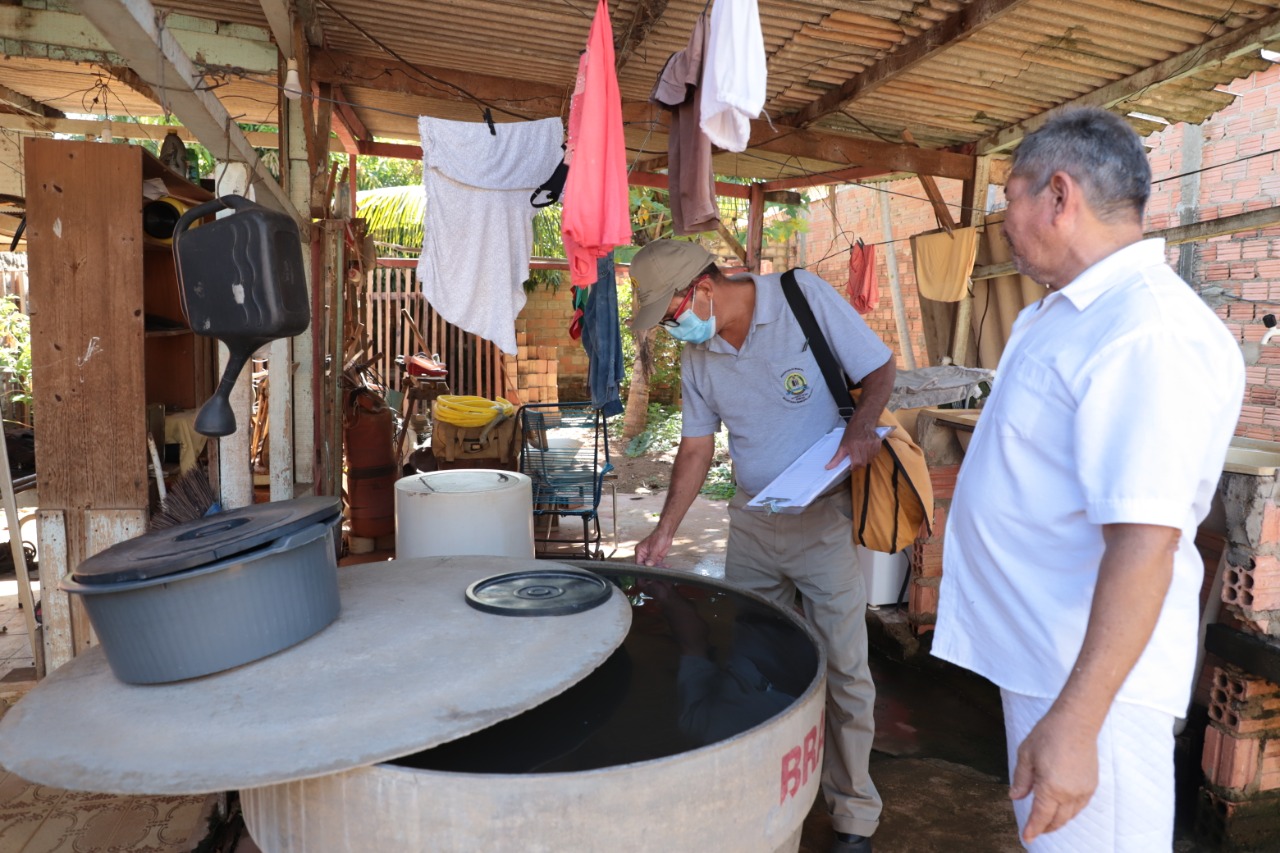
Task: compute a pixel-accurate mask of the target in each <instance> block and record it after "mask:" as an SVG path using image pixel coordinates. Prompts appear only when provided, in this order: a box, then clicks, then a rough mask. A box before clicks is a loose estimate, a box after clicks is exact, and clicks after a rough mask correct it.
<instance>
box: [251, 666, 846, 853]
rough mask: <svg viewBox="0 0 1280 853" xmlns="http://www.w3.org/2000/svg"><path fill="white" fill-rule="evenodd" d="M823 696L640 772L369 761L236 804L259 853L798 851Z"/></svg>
mask: <svg viewBox="0 0 1280 853" xmlns="http://www.w3.org/2000/svg"><path fill="white" fill-rule="evenodd" d="M823 671H824V672H825V668H824V669H823ZM825 696H826V677H825V675H824V676H822V677H821V678H818V679H817V680H816V681H815V682H814V683H813V684H812V685H810V688H809V689H808V690H807V691H806V692H805V694H804V695H803V696H801V697H800V698H799V699H798V700H797V701H796V702H795V704H793V705H792V706H791V707H790V708H788V709H787V710H786V711H785V712H784V713H783V714H781V715H779V716H777V717H774V718H773V719H771V720H769V721H767V722H765V723H762V724H761V725H759V726H757V727H756V728H754V729H750V730H748V731H746V732H743V733H742V734H739V735H736V736H734V737H733V738H730V739H729V740H726V741H721V742H720V743H716V744H712V745H710V746H707V747H703V748H701V749H697V750H693V751H690V752H684V753H680V754H678V755H674V756H670V757H667V758H662V759H657V760H654V761H648V762H642V763H639V764H632V765H624V766H620V767H610V768H605V769H601V770H592V771H586V772H580V773H561V774H526V775H514V776H500V775H482V774H459V773H442V772H436V771H424V770H417V769H413V768H402V767H397V766H394V765H390V764H379V765H375V766H373V767H364V768H358V769H356V770H351V771H348V772H345V773H339V774H334V775H331V776H323V777H320V778H316V779H308V780H303V781H300V782H290V783H286V784H281V785H273V786H270V787H265V788H255V789H250V790H243V791H241V793H240V798H241V807H242V809H243V810H244V815H245V821H246V824H247V825H248V828H249V832H250V834H251V835H252V836H253V840H254V841H255V842H256V843H257V845H258V846H259V847H260V848H261V849H262V851H263V853H365V851H370V850H377V851H379V853H421V851H424V850H431V851H436V852H437V853H448V851H457V853H476V851H482V850H515V849H518V850H520V851H522V853H539V851H545V853H564V851H567V850H573V851H597V850H598V851H610V853H614V851H619V850H641V849H643V850H661V851H670V852H671V853H674V851H689V853H714V851H720V850H734V851H759V853H775V851H794V850H796V849H798V847H799V842H800V829H801V827H802V825H803V823H804V819H805V817H806V815H808V813H809V809H810V807H811V805H812V804H813V801H814V798H815V796H816V795H817V793H818V789H819V782H820V778H821V768H822V755H821V746H822V738H823V709H824V706H825ZM806 739H807V740H808V746H809V752H808V756H807V760H806V755H805V747H806ZM797 749H798V750H799V752H798V753H797V752H796V750H797Z"/></svg>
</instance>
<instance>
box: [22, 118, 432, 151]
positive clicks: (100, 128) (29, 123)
mask: <svg viewBox="0 0 1280 853" xmlns="http://www.w3.org/2000/svg"><path fill="white" fill-rule="evenodd" d="M108 127H110V128H111V136H112V138H113V139H148V140H151V141H153V142H158V141H159V140H160V139H161V138H162V137H164V135H165V134H167V133H176V134H178V138H179V139H181V140H182V141H183V142H199V140H198V139H197V138H196V135H195V134H194V133H192V132H191V131H190V130H188V129H187V128H185V127H183V126H181V125H176V124H175V125H168V124H135V123H133V122H128V121H112V122H104V121H93V120H89V119H71V118H37V117H35V116H27V115H6V114H3V113H0V130H7V131H12V132H15V133H22V134H28V135H51V134H54V133H70V134H77V135H80V136H101V135H103V133H104V132H105V131H106V129H107V128H108ZM245 138H246V139H248V140H249V144H251V145H252V146H253V147H254V148H275V147H276V146H278V145H279V144H280V139H279V137H278V136H277V135H276V134H274V133H267V132H265V131H252V132H249V133H246V134H245ZM404 147H405V148H408V147H409V146H404ZM329 150H330V151H334V152H341V151H343V150H344V149H343V148H342V146H341V145H340V144H339V141H338V140H336V139H332V140H330V145H329Z"/></svg>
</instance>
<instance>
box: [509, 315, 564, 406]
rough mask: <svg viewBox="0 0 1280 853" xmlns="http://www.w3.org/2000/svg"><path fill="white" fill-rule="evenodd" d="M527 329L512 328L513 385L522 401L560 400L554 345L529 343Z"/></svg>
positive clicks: (550, 401)
mask: <svg viewBox="0 0 1280 853" xmlns="http://www.w3.org/2000/svg"><path fill="white" fill-rule="evenodd" d="M528 337H529V336H528V333H526V332H516V347H517V350H516V389H517V392H518V393H519V395H520V401H521V402H522V403H557V402H559V401H560V395H559V388H558V385H557V378H558V375H559V361H558V360H557V352H556V347H554V346H530V345H529V344H528V343H527V341H528Z"/></svg>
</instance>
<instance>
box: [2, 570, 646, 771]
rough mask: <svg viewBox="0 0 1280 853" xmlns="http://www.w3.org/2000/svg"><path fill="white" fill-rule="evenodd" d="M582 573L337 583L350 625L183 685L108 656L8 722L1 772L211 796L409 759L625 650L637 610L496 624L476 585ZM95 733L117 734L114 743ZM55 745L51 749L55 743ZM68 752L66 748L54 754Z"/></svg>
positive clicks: (354, 578)
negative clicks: (124, 670)
mask: <svg viewBox="0 0 1280 853" xmlns="http://www.w3.org/2000/svg"><path fill="white" fill-rule="evenodd" d="M555 568H562V569H568V567H567V566H562V565H558V564H556V563H553V562H549V561H545V560H533V559H519V558H510V557H483V556H466V557H428V558H423V559H415V560H392V561H390V562H381V563H366V564H363V565H356V566H347V567H344V568H342V569H340V570H339V572H338V581H339V584H340V588H339V594H340V596H341V599H342V612H341V614H340V615H339V616H338V619H337V620H336V621H335V622H334V623H333V624H331V625H330V626H329V627H328V628H326V629H325V630H323V631H321V632H320V633H318V634H316V635H315V636H313V637H311V638H310V639H309V640H306V641H305V642H303V643H299V644H298V645H296V646H293V647H292V648H289V649H286V650H285V651H282V652H279V653H277V654H275V655H272V656H271V657H268V658H263V659H262V660H259V661H255V662H253V663H250V664H246V665H244V666H241V667H237V668H236V669H232V670H227V671H225V672H221V673H217V674H215V675H209V676H205V677H204V678H195V679H191V680H189V681H181V682H174V683H170V684H148V685H132V684H125V683H124V682H122V681H119V680H118V679H116V678H115V676H113V675H112V674H111V671H110V669H109V667H108V666H107V661H106V658H105V657H104V656H103V654H102V650H101V648H100V647H96V646H95V647H94V648H91V649H89V650H88V651H86V652H84V653H82V654H80V655H78V656H77V657H75V658H73V659H72V660H71V661H69V662H68V663H66V664H64V665H62V666H61V667H59V668H58V669H57V670H55V671H54V672H53V673H52V674H51V675H49V677H48V678H46V679H44V680H43V681H41V682H40V683H39V684H38V685H36V687H35V688H34V689H33V690H32V691H31V692H30V693H28V694H27V695H26V696H25V697H23V698H22V699H21V700H20V701H19V702H18V703H17V704H16V705H14V706H13V708H11V709H10V710H9V712H8V713H7V714H6V715H5V716H4V717H3V718H0V766H3V767H4V768H5V769H7V770H9V771H10V772H12V773H15V774H17V775H18V776H20V777H22V778H24V779H27V780H29V781H31V782H36V783H39V784H43V785H50V786H53V787H58V788H69V789H72V790H82V791H96V792H100V793H110V794H200V793H211V792H215V791H229V790H240V789H244V788H254V787H259V786H262V785H275V784H280V783H284V782H290V781H294V780H298V779H308V778H311V777H315V776H326V775H329V774H332V773H340V772H342V771H344V770H350V769H353V768H356V767H363V766H365V765H370V764H376V763H379V762H383V761H388V760H390V759H393V758H398V757H400V756H404V755H411V754H413V753H415V752H420V751H422V750H424V749H429V748H431V747H433V746H437V745H439V744H442V743H446V742H448V741H451V740H456V739H458V738H460V737H463V736H465V735H468V734H471V733H472V732H476V731H479V730H481V729H483V728H486V727H488V726H491V725H493V724H495V723H498V722H501V721H502V720H505V719H508V718H510V717H514V716H516V715H517V714H520V713H522V712H523V711H525V710H528V709H529V708H533V707H536V706H538V705H541V704H542V703H544V702H546V701H547V700H548V699H551V698H552V697H554V696H557V695H559V694H560V693H562V692H564V691H565V690H567V689H568V688H569V687H572V686H573V685H574V684H577V683H578V682H579V681H581V680H582V679H583V678H585V677H586V676H587V675H589V674H590V673H591V672H593V671H594V670H595V669H596V668H597V667H598V666H599V665H600V664H601V663H603V662H604V660H605V659H606V658H608V657H609V655H610V654H612V653H613V651H614V650H615V649H616V648H617V647H618V646H619V645H621V644H622V641H623V639H624V638H625V637H626V635H627V631H628V630H629V628H630V626H631V608H630V606H629V605H628V603H627V599H626V596H624V595H623V594H622V591H621V590H619V589H617V588H616V587H612V584H610V586H611V587H612V588H611V590H610V597H609V598H608V600H606V601H604V602H603V603H602V604H600V605H599V606H598V607H593V608H591V609H589V610H585V611H582V612H580V613H573V614H569V615H564V616H546V617H543V618H536V619H528V618H511V617H509V616H502V615H497V614H492V613H485V612H482V611H480V610H477V609H475V608H473V607H471V606H470V605H469V604H468V603H467V600H466V591H467V589H468V587H470V586H471V585H472V584H474V583H476V582H477V581H481V580H483V579H485V578H488V577H492V576H494V575H500V574H503V573H510V572H529V571H534V570H539V569H555ZM86 708H92V709H93V719H96V720H109V721H110V737H103V728H102V726H100V725H90V724H88V723H89V722H90V721H87V718H86V717H85V709H86ZM50 738H52V740H50ZM54 746H56V748H53V747H54Z"/></svg>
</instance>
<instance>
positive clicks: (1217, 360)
mask: <svg viewBox="0 0 1280 853" xmlns="http://www.w3.org/2000/svg"><path fill="white" fill-rule="evenodd" d="M1243 394H1244V362H1243V358H1242V356H1241V351H1240V347H1239V345H1238V344H1237V343H1236V342H1235V340H1234V339H1233V338H1232V336H1231V335H1230V333H1229V332H1228V331H1227V330H1226V327H1225V326H1224V325H1223V324H1222V322H1221V321H1220V320H1219V319H1218V318H1217V317H1216V316H1215V315H1214V313H1213V312H1212V311H1211V310H1210V309H1209V308H1208V306H1206V305H1205V304H1204V302H1203V301H1201V299H1200V298H1199V296H1197V295H1196V293H1195V292H1194V291H1192V290H1191V288H1190V287H1188V286H1187V285H1186V283H1184V282H1183V281H1182V280H1181V279H1180V278H1178V277H1177V275H1175V274H1174V272H1173V271H1172V270H1171V269H1170V268H1169V267H1168V265H1167V264H1166V263H1165V260H1164V241H1163V240H1143V241H1140V242H1138V243H1134V244H1132V245H1130V246H1127V247H1125V248H1124V249H1121V250H1120V251H1118V252H1115V253H1114V254H1112V255H1111V256H1109V257H1107V258H1105V259H1103V260H1102V261H1099V262H1098V263H1096V264H1094V265H1093V266H1092V267H1090V268H1089V269H1087V270H1085V271H1084V272H1083V273H1081V274H1080V275H1079V276H1078V277H1077V278H1076V279H1075V280H1074V281H1072V282H1071V283H1070V284H1069V285H1067V286H1066V287H1064V288H1063V289H1061V290H1060V291H1058V292H1054V293H1050V294H1048V295H1047V296H1046V297H1045V298H1044V299H1042V300H1041V301H1040V302H1038V303H1036V304H1034V305H1031V306H1028V307H1027V308H1026V309H1024V310H1023V312H1022V313H1021V314H1020V315H1019V316H1018V319H1017V322H1016V323H1015V324H1014V329H1013V334H1012V337H1010V339H1009V342H1008V345H1007V346H1006V347H1005V351H1004V355H1003V356H1002V357H1001V359H1000V366H999V369H998V370H997V372H996V381H995V384H994V388H993V392H992V395H991V398H990V400H989V401H988V402H987V405H986V406H985V407H984V409H983V410H982V416H981V418H980V419H979V422H978V427H977V429H976V430H975V432H974V436H973V440H972V442H971V444H970V447H969V450H968V454H967V456H966V458H965V462H964V465H963V466H962V467H961V470H960V476H959V479H958V481H957V483H956V491H955V496H954V499H953V501H952V506H951V512H950V515H949V516H948V519H947V528H946V536H945V540H944V549H943V576H942V587H941V591H940V601H939V606H938V626H937V631H936V636H935V638H934V643H933V653H934V654H935V655H937V656H939V657H941V658H944V659H945V660H949V661H951V662H953V663H956V664H959V665H961V666H964V667H966V668H968V669H971V670H973V671H975V672H977V673H979V674H981V675H983V676H985V677H986V678H988V679H990V680H991V681H993V682H995V683H996V684H997V685H999V686H1000V687H1002V688H1004V689H1006V690H1011V691H1013V692H1016V693H1021V694H1024V695H1027V696H1038V697H1043V698H1054V697H1056V696H1057V695H1058V693H1059V692H1060V691H1061V689H1062V686H1063V685H1064V683H1065V682H1066V679H1067V676H1068V674H1069V673H1070V672H1071V668H1072V666H1073V665H1074V663H1075V660H1076V657H1077V655H1078V654H1079V652H1080V647H1081V645H1082V643H1083V640H1084V635H1085V629H1086V626H1087V623H1088V619H1089V612H1090V607H1091V605H1092V601H1093V592H1094V586H1095V584H1096V582H1097V576H1098V566H1099V562H1100V560H1101V558H1102V554H1103V550H1104V547H1103V540H1102V525H1105V524H1152V525H1160V526H1165V527H1174V528H1178V529H1180V530H1181V531H1182V536H1181V540H1180V542H1179V544H1178V549H1177V553H1176V556H1175V558H1174V570H1173V581H1172V584H1171V586H1170V588H1169V591H1168V593H1167V595H1166V596H1165V600H1164V605H1163V608H1162V610H1161V612H1160V617H1159V620H1158V622H1157V624H1156V628H1155V632H1154V634H1153V636H1152V638H1151V641H1150V642H1149V643H1148V645H1147V648H1146V650H1145V651H1144V652H1143V654H1142V656H1141V657H1140V659H1139V660H1138V662H1137V664H1136V665H1135V666H1134V668H1133V670H1132V671H1131V672H1130V674H1129V677H1128V679H1127V680H1126V681H1125V683H1124V684H1123V686H1122V687H1121V689H1120V693H1119V695H1118V697H1117V698H1118V699H1119V700H1121V701H1126V702H1131V703H1134V704H1139V705H1146V706H1148V707H1152V708H1156V709H1158V710H1163V711H1166V712H1168V713H1170V714H1174V715H1178V716H1181V715H1182V714H1184V713H1185V712H1186V707H1187V702H1188V699H1189V697H1190V691H1191V687H1192V677H1193V673H1192V670H1193V668H1194V662H1195V658H1196V643H1197V631H1198V624H1199V593H1200V589H1201V584H1202V580H1203V571H1204V570H1203V563H1202V561H1201V558H1200V556H1199V554H1198V553H1197V551H1196V548H1195V545H1194V542H1193V540H1194V537H1195V532H1196V527H1197V526H1198V524H1199V523H1200V521H1201V520H1202V519H1203V518H1204V517H1205V514H1206V513H1207V512H1208V510H1209V503H1210V499H1211V498H1212V495H1213V492H1214V490H1215V489H1216V488H1217V484H1218V479H1219V477H1220V476H1221V473H1222V463H1223V460H1224V459H1225V457H1226V450H1227V444H1228V443H1229V442H1230V440H1231V436H1232V434H1233V432H1234V430H1235V426H1236V423H1237V420H1238V418H1239V414H1240V404H1241V401H1242V398H1243Z"/></svg>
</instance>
